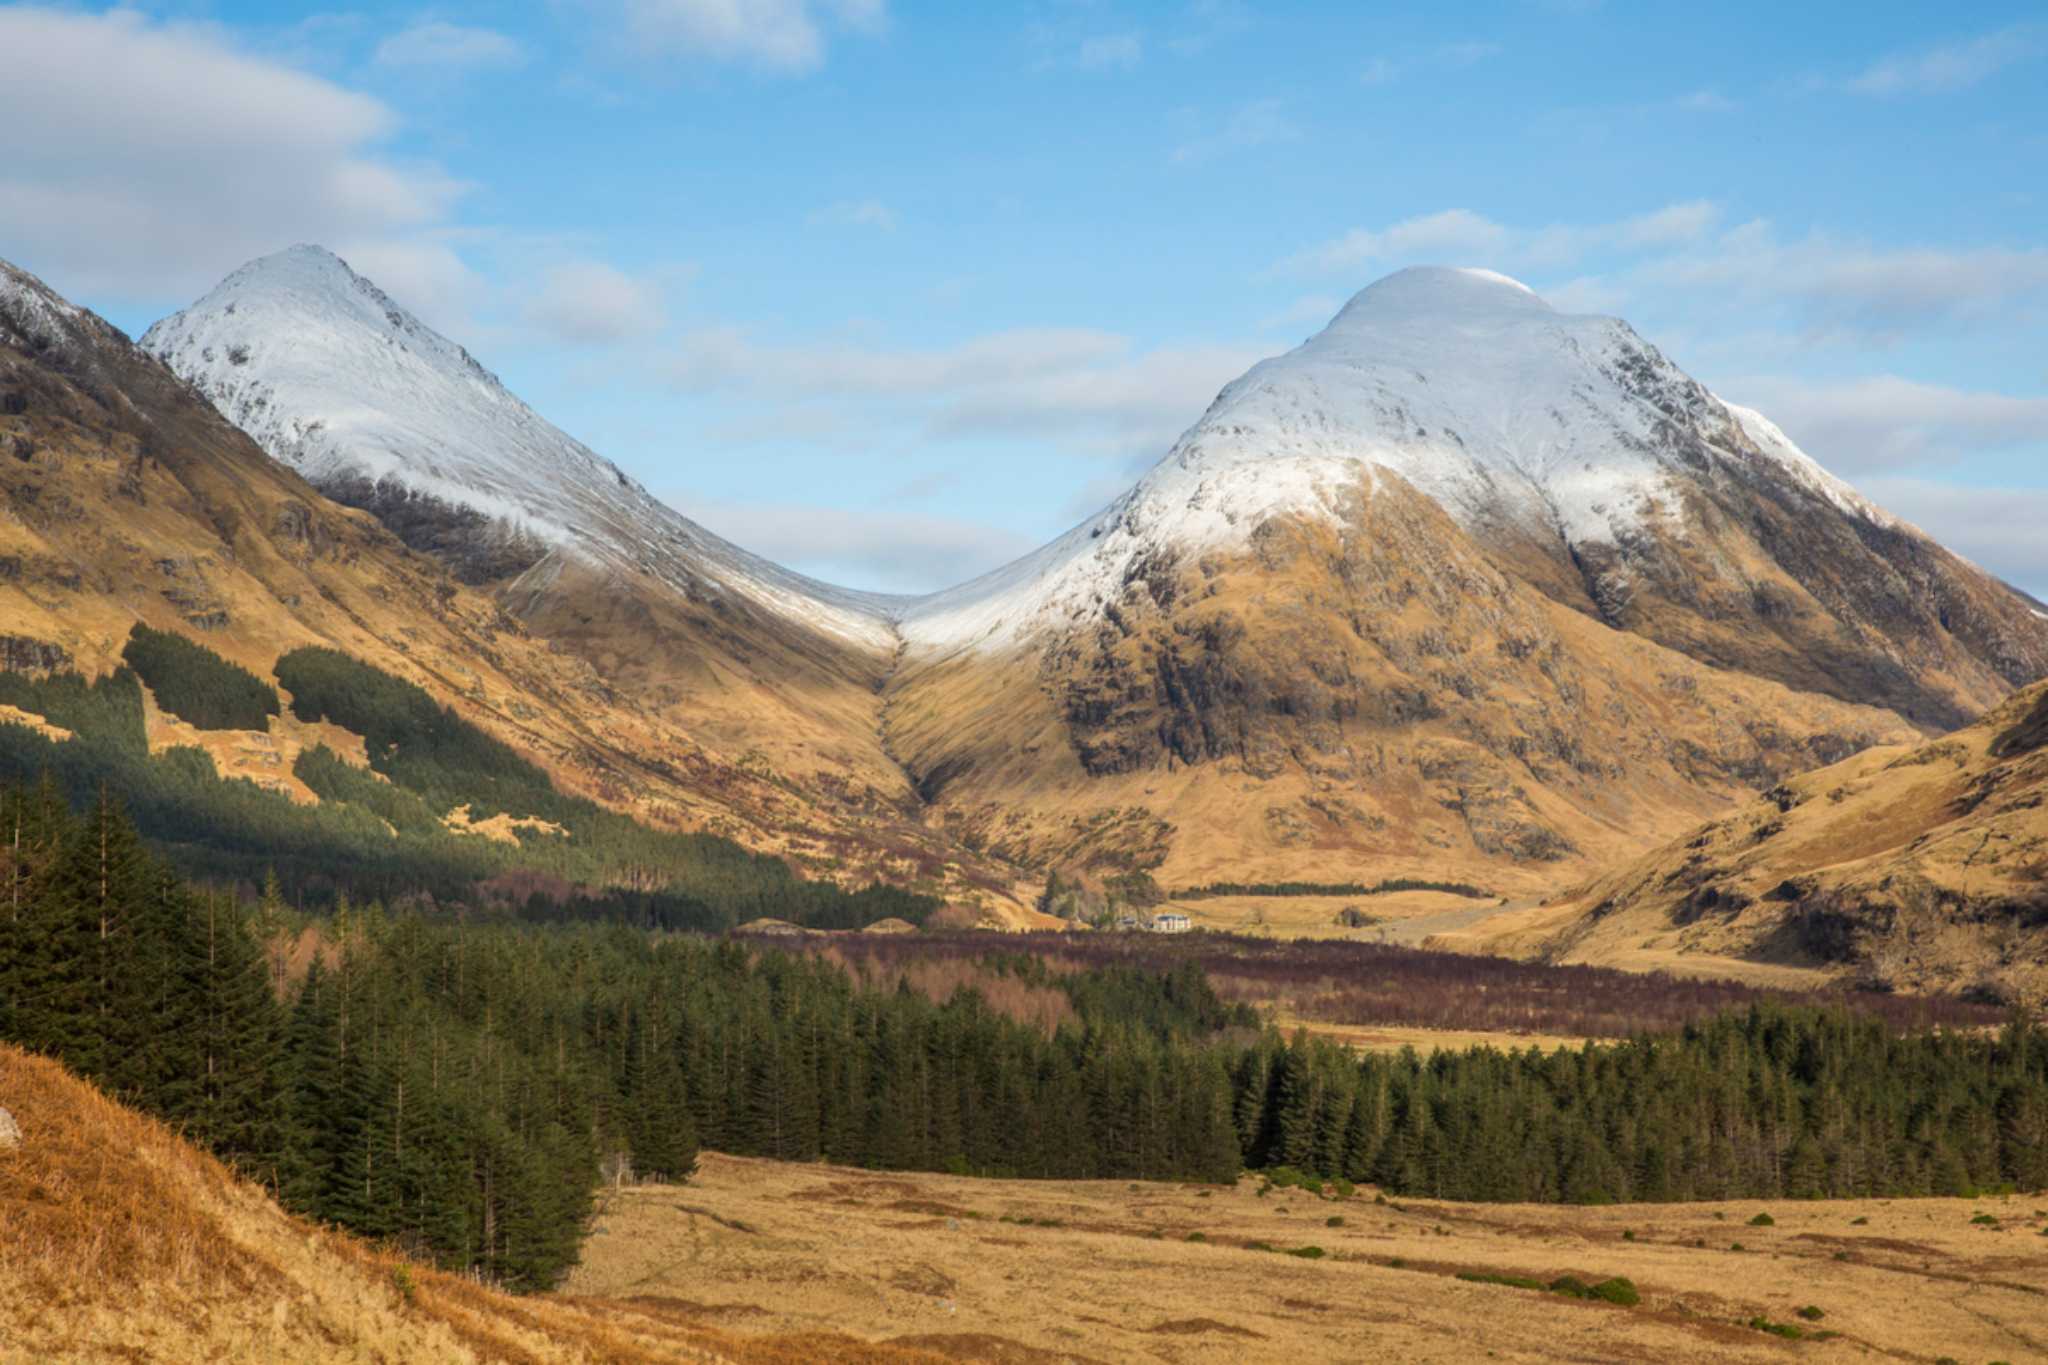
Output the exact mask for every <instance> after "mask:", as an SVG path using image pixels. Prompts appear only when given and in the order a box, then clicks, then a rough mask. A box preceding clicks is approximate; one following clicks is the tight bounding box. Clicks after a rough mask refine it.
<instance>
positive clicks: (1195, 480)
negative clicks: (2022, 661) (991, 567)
mask: <svg viewBox="0 0 2048 1365" xmlns="http://www.w3.org/2000/svg"><path fill="white" fill-rule="evenodd" d="M1760 458H1761V460H1762V461H1763V462H1765V463H1767V465H1768V470H1767V471H1766V472H1767V473H1768V472H1769V471H1771V470H1777V469H1782V470H1783V471H1785V473H1786V474H1789V475H1790V476H1791V477H1792V478H1793V479H1794V480H1796V481H1797V482H1798V483H1799V484H1800V485H1801V486H1803V487H1805V488H1807V489H1809V490H1811V491H1814V492H1818V493H1821V494H1822V495H1823V496H1825V497H1826V498H1827V499H1828V500H1829V501H1831V502H1833V503H1834V504H1835V505H1836V506H1837V507H1838V508H1840V509H1841V510H1842V511H1844V512H1846V513H1850V514H1852V515H1857V516H1865V517H1873V518H1877V517H1882V516H1883V514H1882V513H1880V512H1878V511H1877V509H1875V508H1874V507H1872V506H1871V505H1870V504H1869V503H1867V502H1865V501H1864V500H1863V499H1861V498H1860V497H1858V496H1856V494H1855V493H1854V492H1853V491H1851V490H1850V489H1849V488H1848V487H1847V485H1845V484H1842V483H1841V482H1840V481H1839V480H1837V479H1834V478H1833V477H1832V476H1831V475H1829V474H1827V473H1826V472H1825V471H1824V470H1822V469H1821V468H1820V466H1819V465H1817V464H1815V463H1814V462H1813V461H1812V460H1811V459H1809V458H1808V457H1807V456H1806V455H1805V454H1804V453H1802V452H1801V451H1800V450H1799V449H1798V447H1796V446H1794V445H1793V444H1792V442H1791V441H1790V440H1789V439H1788V438H1787V437H1786V436H1785V435H1784V433H1782V432H1780V431H1779V430H1778V429H1777V428H1776V427H1774V426H1772V425H1771V424H1770V423H1769V422H1767V421H1765V420H1764V419H1763V418H1762V417H1761V416H1760V415H1758V414H1756V413H1752V412H1749V411H1748V410H1746V409H1739V408H1733V407H1731V406H1729V405H1727V404H1724V403H1722V402H1721V401H1720V400H1719V399H1717V398H1716V397H1714V395H1712V394H1711V393H1709V392H1708V391H1707V390H1706V389H1705V388H1703V387H1701V386H1700V385H1699V384H1698V383H1696V382H1694V381H1693V380H1692V379H1690V378H1688V377H1687V376H1686V375H1685V374H1684V373H1683V372H1681V371H1680V370H1679V369H1678V368H1677V367H1676V366H1674V365H1672V364H1671V363H1670V362H1669V361H1667V360H1666V359H1665V358H1664V357H1663V356H1662V355H1660V354H1659V353H1658V352H1657V350H1656V349H1655V348H1654V347H1652V346H1650V345H1648V344H1647V343H1646V342H1644V341H1643V340H1642V339H1641V338H1640V337H1638V336H1637V335H1636V334H1635V333H1634V332H1633V331H1632V330H1631V329H1630V328H1629V326H1628V324H1626V323H1624V322H1621V321H1619V320H1617V319H1614V318H1603V317H1581V316H1572V315H1568V314H1563V313H1559V312H1557V311H1555V310H1553V309H1552V308H1551V307H1550V305H1549V304H1547V303H1545V302H1544V301H1543V300H1542V299H1540V298H1539V297H1537V296H1536V295H1535V294H1534V293H1533V292H1531V291H1530V290H1529V289H1528V288H1527V287H1526V286H1524V285H1522V284H1520V283H1518V282H1516V281H1514V280H1511V279H1509V278H1507V277H1506V276H1504V275H1499V274H1495V273H1494V272H1492V271H1487V270H1458V269H1444V268H1437V267H1417V268H1414V269H1409V270H1403V271H1400V272H1399V273H1397V274H1394V275H1390V276H1388V277H1387V278H1385V279H1383V280H1381V281H1379V282H1378V283H1377V284H1374V285H1372V286H1371V287H1370V288H1368V289H1366V290H1364V291H1363V292H1361V293H1360V294H1358V295H1357V296H1356V297H1355V298H1353V299H1352V300H1351V302H1350V303H1348V304H1347V305H1345V307H1344V309H1343V311H1341V312H1340V313H1338V315H1337V317H1336V319H1335V320H1334V321H1333V322H1331V323H1330V325H1329V326H1328V327H1326V328H1325V329H1324V330H1323V331H1322V332H1321V333H1320V334H1318V335H1317V336H1315V337H1314V338H1312V339H1310V340H1309V341H1308V342H1306V343H1304V344H1303V345H1302V346H1300V347H1298V348H1297V349H1295V350H1294V351H1291V352H1289V353H1288V354H1286V355H1283V356H1278V357H1276V358H1274V359H1271V360H1267V361H1263V362H1261V363H1260V364H1258V365H1256V366H1254V367H1253V368H1252V369H1251V370H1250V371H1249V372H1248V373H1246V374H1245V375H1244V376H1243V377H1242V378H1240V379H1238V380H1236V381H1235V382H1234V383H1232V384H1231V385H1229V387H1227V388H1225V389H1224V390H1223V392H1222V394H1221V395H1220V396H1219V397H1218V398H1217V399H1216V401H1215V403H1214V404H1213V405H1211V407H1210V408H1209V411H1208V412H1207V413H1206V414H1205V415H1204V416H1203V417H1202V419H1201V420H1200V421H1199V422H1197V423H1196V424H1195V425H1194V426H1193V427H1192V428H1190V429H1189V430H1188V432H1187V433H1186V434H1185V435H1183V436H1182V437H1181V438H1180V440H1179V441H1178V442H1177V443H1176V444H1175V445H1174V448H1173V450H1172V451H1171V452H1170V453H1169V454H1168V455H1167V457H1166V458H1165V459H1164V460H1163V461H1161V462H1160V463H1159V464H1158V465H1157V466H1155V467H1154V468H1153V469H1152V470H1151V472H1150V473H1148V474H1146V475H1145V477H1144V478H1143V479H1142V480H1141V481H1140V482H1139V483H1138V485H1137V486H1136V487H1135V488H1133V489H1132V490H1131V491H1130V492H1129V493H1127V494H1126V495H1124V497H1122V498H1120V499H1118V500H1117V502H1115V503H1114V504H1112V505H1111V506H1110V507H1109V508H1108V509H1106V510H1105V511H1104V512H1102V513H1101V514H1100V515H1098V516H1097V517H1095V518H1094V519H1092V520H1091V521H1089V522H1087V523H1085V524H1084V525H1082V526H1080V527H1078V528H1076V529H1075V530H1073V531H1071V532H1069V533H1068V534H1067V535H1065V536H1063V537H1061V538H1060V539H1059V540H1057V541H1055V542H1053V543H1052V544H1051V545H1048V546H1046V547H1045V548H1044V549H1042V550H1040V551H1038V552H1037V553H1036V554H1033V555H1031V556H1029V557H1027V558H1025V559H1023V560H1020V561H1019V562H1017V563H1016V564H1013V565H1011V566H1009V567H1008V568H1005V569H1001V570H998V571H997V572H995V573H993V574H990V575H988V576H987V577H985V578H982V579H980V580H978V581H976V582H973V583H969V584H966V585H964V586H962V587H959V588H955V589H952V590H951V591H948V592H944V593H940V594H937V595H936V596H934V597H930V598H926V599H923V600H921V601H919V602H916V603H914V604H911V605H909V606H908V607H907V608H906V609H905V610H904V622H903V629H904V631H905V633H906V635H908V636H909V638H910V639H911V640H912V641H913V642H914V643H917V644H922V645H926V646H933V647H945V646H954V645H960V644H968V643H986V644H996V643H1001V642H1004V641H1007V640H1010V639H1014V638H1016V637H1018V636H1019V635H1020V634H1023V633H1027V632H1029V631H1031V630H1032V629H1033V628H1035V627H1042V626H1047V625H1058V624H1064V623H1070V622H1072V621H1074V620H1076V619H1077V618H1080V617H1083V616H1085V615H1086V614H1087V613H1089V612H1090V611H1091V610H1093V609H1094V608H1095V607H1097V606H1099V605H1100V604H1101V603H1103V602H1106V601H1112V600H1114V598H1115V597H1116V595H1117V593H1118V591H1119V590H1120V587H1121V585H1122V583H1123V582H1124V580H1125V578H1126V576H1127V574H1128V573H1129V571H1130V569H1131V567H1132V566H1133V565H1134V564H1137V563H1140V562H1142V561H1143V560H1145V559H1146V558H1147V557H1148V556H1154V555H1158V554H1162V553H1185V552H1187V551H1190V550H1193V551H1200V550H1202V549H1205V548H1208V547H1212V546H1216V545H1220V544H1225V543H1228V542H1229V541H1230V540H1231V539H1232V538H1233V537H1238V538H1241V537H1242V536H1243V535H1245V534H1246V533H1248V532H1249V531H1251V530H1252V529H1253V528H1254V527H1255V526H1256V525H1257V524H1258V523H1259V521H1260V520H1261V519H1263V518H1264V517H1265V516H1266V515H1268V514H1270V513H1273V512H1279V511H1293V512H1307V513H1311V514H1313V513H1317V512H1319V511H1322V510H1325V509H1328V508H1330V507H1331V506H1332V505H1333V499H1334V497H1335V496H1337V495H1338V494H1339V493H1340V492H1341V491H1342V490H1344V489H1346V488H1347V487H1351V486H1355V485H1356V484H1357V483H1358V482H1359V480H1360V479H1361V478H1364V479H1366V480H1368V481H1369V480H1370V479H1371V477H1372V471H1373V470H1374V469H1375V468H1383V469H1387V470H1391V471H1393V472H1395V473H1397V474H1399V475H1400V476H1401V477H1403V478H1404V479H1406V480H1407V481H1408V482H1410V483H1411V484H1413V485H1415V486H1416V487H1417V488H1418V489H1420V490H1421V491H1423V492H1424V493H1427V494H1428V495H1430V496H1431V497H1432V498H1434V499H1435V500H1436V501H1437V502H1438V503H1439V504H1441V505H1442V506H1443V507H1444V508H1445V509H1446V510H1447V511H1448V512H1449V513H1450V514H1451V515H1452V516H1453V517H1454V518H1455V519H1457V520H1458V521H1459V522H1461V523H1462V524H1464V525H1465V526H1467V527H1468V528H1472V529H1479V528H1483V527H1486V526H1489V525H1495V526H1498V525H1503V524H1505V525H1509V526H1513V527H1516V528H1518V529H1519V530H1521V531H1524V532H1526V533H1529V534H1531V535H1533V536H1535V537H1536V538H1537V539H1538V540H1539V541H1543V542H1549V543H1554V544H1557V545H1558V547H1559V548H1560V550H1563V549H1565V548H1567V547H1574V548H1575V547H1577V546H1580V545H1585V544H1592V543H1599V544H1609V545H1611V544H1616V543H1620V542H1626V541H1628V540H1630V539H1632V538H1634V537H1637V536H1638V534H1639V533H1640V532H1642V531H1643V530H1644V529H1645V528H1646V527H1647V526H1648V524H1649V523H1650V522H1651V521H1652V520H1653V519H1657V518H1660V517H1661V518H1669V517H1671V516H1673V515H1674V514H1675V512H1676V510H1677V500H1678V495H1679V493H1680V492H1681V490H1682V487H1683V485H1684V484H1685V483H1687V482H1691V481H1698V480H1701V479H1705V478H1712V477H1715V476H1716V474H1717V466H1720V467H1722V472H1725V469H1726V468H1729V467H1734V466H1746V467H1747V468H1748V469H1749V470H1750V471H1751V472H1755V471H1756V470H1757V468H1758V464H1759V460H1760Z"/></svg>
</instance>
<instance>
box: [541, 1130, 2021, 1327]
mask: <svg viewBox="0 0 2048 1365" xmlns="http://www.w3.org/2000/svg"><path fill="white" fill-rule="evenodd" d="M1261 1183H1262V1182H1261V1181H1260V1180H1259V1179H1258V1178H1257V1177H1251V1176H1248V1177H1246V1178H1245V1179H1243V1180H1241V1181H1240V1182H1238V1184H1237V1185H1235V1186H1234V1187H1233V1186H1218V1187H1205V1186H1179V1185H1162V1184H1144V1185H1135V1184H1126V1183H1123V1182H1117V1181H1096V1182H1030V1181H1000V1180H981V1179H975V1178H971V1177H952V1176H935V1175H922V1174H919V1175H904V1174H895V1173H891V1174H886V1175H884V1174H878V1173H874V1172H868V1171H859V1170H852V1169H844V1168H838V1167H831V1166H822V1165H787V1164H778V1163H775V1162H769V1161H757V1160H743V1159H739V1158H733V1157H723V1156H711V1155H707V1156H706V1157H705V1158H704V1159H703V1162H702V1166H701V1169H700V1173H699V1175H698V1177H697V1178H696V1179H695V1180H693V1181H692V1182H691V1183H690V1184H689V1185H688V1186H685V1187H660V1186H646V1187H637V1188H626V1189H623V1190H617V1191H612V1192H609V1193H608V1194H607V1195H606V1196H605V1200H604V1205H603V1211H602V1212H601V1213H600V1215H599V1218H598V1221H597V1231H596V1234H595V1235H594V1236H593V1237H592V1239H591V1240H590V1242H589V1243H588V1244H587V1246H586V1248H585V1253H584V1260H583V1265H582V1266H581V1267H580V1268H579V1269H577V1270H576V1271H574V1272H572V1274H571V1276H570V1279H569V1282H568V1285H567V1291H568V1294H569V1295H570V1297H572V1298H573V1299H575V1300H576V1301H577V1302H579V1303H580V1302H592V1303H594V1302H598V1301H610V1302H613V1303H618V1302H627V1303H634V1304H642V1305H650V1306H652V1305H666V1306H668V1307H669V1308H671V1309H673V1310H675V1311H679V1312H689V1313H694V1314H701V1315H704V1316H706V1317H708V1318H709V1319H710V1320H712V1321H714V1322H716V1323H717V1324H718V1325H719V1326H720V1327H722V1328H725V1329H727V1330H731V1331H735V1332H739V1331H749V1332H791V1331H806V1330H825V1329H829V1330H834V1331H843V1332H849V1333H852V1334H854V1335H857V1336H860V1337H864V1338H868V1339H871V1340H876V1341H884V1342H889V1343H892V1344H895V1345H909V1346H917V1347H919V1348H922V1349H928V1350H935V1351H939V1352H942V1353H944V1354H947V1355H950V1356H952V1357H954V1358H955V1359H960V1360H995V1361H1005V1362H1033V1363H1034V1365H1036V1363H1037V1362H1045V1363H1046V1365H1051V1362H1055V1361H1097V1362H1112V1361H1114V1362H1122V1361H1171V1362H1179V1363H1182V1365H1186V1363H1191V1362H1201V1361H1216V1362H1226V1361H1230V1362H1235V1361H1304V1360H1400V1361H1415V1362H1432V1361H1434V1362H1466V1361H1471V1360H1482V1359H1494V1360H1516V1361H1547V1360H1580V1361H1585V1360H1602V1361H1658V1362H1676V1361H1701V1362H1704V1361H1728V1360H1784V1359H1786V1358H1788V1354H1789V1353H1790V1352H1791V1350H1792V1349H1793V1347H1794V1342H1793V1340H1792V1339H1791V1338H1790V1337H1788V1336H1785V1335H1781V1334H1779V1333H1777V1332H1773V1331H1770V1330H1767V1327H1782V1328H1785V1329H1788V1330H1790V1331H1794V1332H1797V1333H1799V1334H1800V1337H1799V1342H1798V1345H1799V1347H1800V1349H1801V1352H1802V1353H1805V1352H1808V1351H1810V1352H1812V1353H1813V1354H1814V1355H1815V1356H1816V1358H1822V1359H1836V1358H1843V1359H1846V1358H1850V1357H1852V1356H1854V1357H1864V1356H1892V1357H1895V1358H1902V1359H1913V1360H1935V1359H1938V1358H1942V1357H1951V1358H1954V1359H1957V1360H1974V1361H1983V1360H2012V1361H2017V1360H2036V1359H2043V1358H2048V1238H2044V1237H2043V1236H2042V1235H2041V1233H2042V1232H2043V1230H2044V1228H2048V1216H2044V1214H2048V1196H2041V1195H2033V1196H2020V1197H2013V1198H2005V1199H1983V1200H1964V1199H1924V1200H1869V1201H1814V1202H1794V1201H1783V1202H1774V1203H1771V1204H1769V1205H1768V1206H1766V1205H1764V1204H1759V1203H1754V1202H1742V1203H1729V1204H1686V1205H1634V1206H1615V1207H1609V1208H1598V1209H1589V1208H1570V1207H1559V1206H1549V1205H1546V1206H1532V1205H1480V1204H1446V1203H1436V1202H1431V1201H1427V1200H1407V1199H1403V1200H1398V1201H1395V1202H1394V1203H1390V1204H1383V1203H1380V1202H1377V1201H1376V1199H1375V1196H1374V1195H1373V1193H1372V1192H1371V1191H1369V1190H1365V1191H1359V1192H1357V1193H1356V1194H1354V1195H1353V1196H1351V1197H1349V1198H1344V1199H1336V1198H1318V1197H1316V1196H1314V1195H1311V1194H1308V1193H1306V1192H1304V1191H1302V1190H1300V1189H1294V1188H1273V1189H1271V1190H1269V1191H1267V1192H1265V1193H1264V1194H1261V1192H1260V1189H1261ZM1761 1212H1768V1213H1770V1214H1771V1215H1772V1218H1773V1223H1774V1225H1773V1226H1768V1227H1753V1226H1750V1225H1749V1220H1750V1219H1751V1218H1752V1217H1754V1216H1755V1215H1757V1214H1758V1213H1761ZM1980 1214H1981V1215H1984V1216H1986V1217H1988V1218H1990V1219H1991V1220H1993V1221H1992V1222H1990V1223H1984V1222H1975V1221H1972V1220H1973V1219H1975V1218H1977V1217H1978V1216H1979V1215H1980ZM1333 1219H1334V1220H1339V1221H1337V1222H1336V1223H1335V1224H1334V1225H1333V1223H1332V1220H1333ZM1738 1243H1739V1244H1740V1245H1741V1249H1739V1250H1738V1249H1735V1246H1736V1244H1738ZM1307 1248H1320V1249H1321V1253H1322V1254H1321V1255H1320V1256H1312V1255H1310V1254H1306V1252H1305V1249H1307ZM1290 1253H1301V1254H1290ZM1567 1276H1569V1277H1573V1278H1575V1279H1577V1280H1578V1281H1580V1282H1581V1283H1582V1284H1586V1285H1592V1284H1596V1283H1600V1282H1604V1281H1607V1280H1609V1279H1611V1278H1614V1277H1622V1278H1625V1279H1627V1280H1629V1281H1631V1282H1632V1284H1633V1287H1634V1288H1635V1290H1636V1293H1637V1295H1638V1296H1639V1298H1640V1302H1639V1303H1637V1304H1635V1305H1632V1306H1624V1305H1622V1304H1616V1303H1609V1302H1602V1301H1598V1300H1585V1299H1577V1298H1569V1297H1564V1296H1561V1295H1558V1294H1554V1293H1549V1292H1545V1291H1543V1290H1540V1289H1527V1288H1518V1287H1515V1286H1514V1285H1512V1284H1504V1283H1499V1282H1497V1281H1498V1280H1502V1279H1511V1280H1528V1281H1536V1282H1538V1283H1540V1284H1542V1285H1549V1284H1550V1283H1552V1282H1553V1281H1555V1280H1558V1279H1561V1278H1563V1277H1567ZM1802 1309H1818V1310H1819V1314H1820V1316H1818V1317H1812V1316H1802V1314H1801V1310H1802ZM1757 1324H1762V1325H1757Z"/></svg>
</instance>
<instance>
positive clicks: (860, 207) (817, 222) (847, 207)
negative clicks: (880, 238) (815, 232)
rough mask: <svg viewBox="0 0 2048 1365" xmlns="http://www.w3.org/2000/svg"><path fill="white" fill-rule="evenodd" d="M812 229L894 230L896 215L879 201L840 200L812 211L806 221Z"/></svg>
mask: <svg viewBox="0 0 2048 1365" xmlns="http://www.w3.org/2000/svg"><path fill="white" fill-rule="evenodd" d="M806 221H808V222H809V223H810V224H811V226H813V227H862V228H877V229H879V230H881V231H883V232H894V231H895V230H896V214H895V211H894V210H892V209H891V208H890V207H889V206H888V205H887V204H884V203H883V202H882V201H881V200H879V199H841V200H839V201H837V202H836V203H831V204H827V205H826V206H825V207H824V208H821V209H816V210H814V211H813V212H812V213H811V214H810V215H809V217H808V218H807V220H806Z"/></svg>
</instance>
